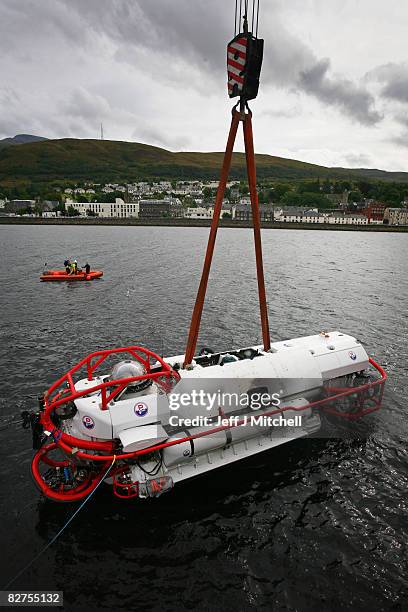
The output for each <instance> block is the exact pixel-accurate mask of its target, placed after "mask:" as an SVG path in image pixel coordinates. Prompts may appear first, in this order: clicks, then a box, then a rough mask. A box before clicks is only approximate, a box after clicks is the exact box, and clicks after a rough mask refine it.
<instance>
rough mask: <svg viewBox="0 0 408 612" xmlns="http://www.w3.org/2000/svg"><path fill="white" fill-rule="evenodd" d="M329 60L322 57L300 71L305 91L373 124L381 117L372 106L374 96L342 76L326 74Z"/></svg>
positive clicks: (351, 115)
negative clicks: (334, 76)
mask: <svg viewBox="0 0 408 612" xmlns="http://www.w3.org/2000/svg"><path fill="white" fill-rule="evenodd" d="M329 68H330V60H329V59H323V60H320V61H319V62H317V63H316V64H314V66H312V67H310V68H309V69H307V70H303V71H301V73H300V75H299V82H300V85H301V87H302V89H303V90H304V91H305V92H306V93H310V94H312V95H315V96H316V97H317V98H318V99H319V100H321V101H322V102H324V103H325V104H329V105H334V106H338V107H340V108H341V109H342V110H343V111H345V112H346V113H347V114H348V115H349V116H350V117H351V118H352V119H355V120H356V121H359V122H360V123H363V124H366V125H373V124H375V123H378V121H380V120H381V119H382V117H381V115H380V114H379V113H378V112H377V111H376V110H375V108H374V97H373V96H372V95H371V94H370V93H369V92H368V91H367V90H366V89H364V88H362V87H358V86H357V85H355V84H354V83H353V82H352V81H349V80H348V79H343V78H337V79H333V78H330V77H329V76H328V71H329Z"/></svg>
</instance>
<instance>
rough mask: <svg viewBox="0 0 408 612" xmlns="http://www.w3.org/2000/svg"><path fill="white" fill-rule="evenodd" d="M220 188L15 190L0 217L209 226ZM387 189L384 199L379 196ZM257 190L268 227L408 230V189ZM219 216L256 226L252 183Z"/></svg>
mask: <svg viewBox="0 0 408 612" xmlns="http://www.w3.org/2000/svg"><path fill="white" fill-rule="evenodd" d="M217 186H218V183H217V182H216V181H206V182H205V181H198V180H191V181H181V180H180V181H167V180H161V181H156V182H154V181H152V182H148V181H139V182H136V183H129V184H118V183H107V184H104V185H100V184H94V183H86V184H84V185H82V186H72V187H65V188H62V187H54V190H53V191H52V190H50V191H49V192H48V193H47V194H45V196H43V197H40V196H36V197H35V198H30V197H24V198H22V197H21V196H20V197H14V198H13V197H11V196H12V195H13V190H12V189H10V190H8V191H6V196H4V195H3V196H2V197H1V194H0V221H1V222H2V223H6V222H9V223H18V222H20V221H21V220H25V222H29V223H47V222H48V223H49V222H54V223H56V222H60V223H75V224H76V223H85V224H86V223H88V224H89V223H92V224H101V223H103V224H113V225H116V224H123V223H125V224H131V225H183V226H187V225H192V226H197V225H198V226H199V225H204V226H207V225H209V224H210V223H211V220H212V218H213V215H214V199H215V195H216V190H217ZM381 193H383V195H384V197H383V200H381V198H380V197H378V196H379V195H381ZM258 194H259V212H260V219H261V223H262V225H263V227H275V228H280V227H282V226H283V227H293V226H296V227H298V228H300V227H302V228H303V227H310V226H312V227H313V228H315V229H337V228H339V227H342V226H348V227H350V226H353V227H354V228H359V229H363V228H364V229H378V230H380V229H381V230H383V229H384V230H385V229H387V230H390V229H391V228H398V230H401V231H403V229H402V228H404V227H406V228H408V194H407V193H406V192H405V191H404V190H402V191H401V190H399V191H398V190H397V189H396V188H395V187H393V186H391V187H390V186H388V185H386V186H384V185H381V187H380V186H375V184H371V183H365V182H363V181H359V182H357V184H354V183H350V182H349V181H330V180H325V181H320V180H319V179H318V180H304V181H297V182H295V183H294V184H293V183H292V184H289V183H269V184H268V183H265V182H264V183H260V184H259V185H258ZM23 195H26V194H23ZM375 196H377V197H375ZM400 198H403V199H400ZM390 202H391V203H395V204H394V205H392V204H390ZM220 218H221V221H222V223H223V225H224V226H228V227H248V226H250V225H251V224H252V208H251V201H250V197H249V194H248V185H247V183H246V182H244V181H231V182H229V183H228V184H227V189H226V192H225V197H224V200H223V203H222V210H221V215H220Z"/></svg>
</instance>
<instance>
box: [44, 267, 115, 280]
mask: <svg viewBox="0 0 408 612" xmlns="http://www.w3.org/2000/svg"><path fill="white" fill-rule="evenodd" d="M101 276H103V272H102V271H101V270H91V271H90V272H89V274H86V273H85V272H78V273H77V274H67V273H66V270H47V271H46V272H44V274H42V275H41V276H40V280H42V281H48V282H56V281H59V282H61V281H69V282H71V281H91V280H95V279H96V278H101Z"/></svg>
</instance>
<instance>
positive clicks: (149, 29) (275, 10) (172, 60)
mask: <svg viewBox="0 0 408 612" xmlns="http://www.w3.org/2000/svg"><path fill="white" fill-rule="evenodd" d="M61 1H62V0H61ZM64 1H65V2H66V3H67V5H69V7H70V8H71V10H72V9H75V10H76V11H77V12H78V14H80V15H81V16H82V18H83V19H85V20H86V22H87V27H89V28H92V29H94V30H96V31H98V32H99V33H102V34H103V35H105V36H107V37H108V38H110V39H111V40H113V41H114V42H115V44H116V45H118V46H119V48H120V51H118V55H117V57H119V58H120V59H121V61H128V62H130V63H133V64H134V65H135V66H136V65H137V63H138V58H137V55H136V54H135V53H132V48H135V49H139V50H143V51H144V52H145V53H144V55H143V60H145V61H146V68H147V69H148V65H149V63H150V64H151V65H152V66H154V71H155V73H157V76H158V78H161V79H163V80H165V79H166V76H167V77H168V78H170V79H174V80H175V81H177V82H182V81H184V87H185V88H188V87H193V88H196V89H197V90H199V91H202V90H203V89H204V90H205V89H206V90H207V94H211V91H212V87H213V84H214V79H216V80H217V81H218V79H220V78H222V75H223V74H224V73H225V59H224V58H225V44H226V42H227V41H228V39H229V38H231V37H232V36H233V8H234V3H233V2H232V1H231V2H229V3H227V2H223V3H220V2H219V0H207V1H206V2H204V1H203V0H201V1H200V0H198V1H196V2H194V5H193V4H192V2H191V0H178V2H177V3H176V4H175V3H174V2H171V1H169V0H155V1H154V2H151V1H146V0H134V1H132V2H129V1H128V0H87V2H83V0H69V1H68V0H64ZM175 8H177V10H175ZM281 10H282V8H281V5H279V4H277V5H274V6H270V7H269V10H268V13H267V15H266V19H265V26H264V31H268V30H269V31H270V32H271V33H272V36H270V37H269V36H268V38H267V40H266V45H265V61H264V67H263V75H262V80H263V83H264V84H265V85H268V84H272V85H275V86H278V87H283V88H286V89H289V90H293V88H295V89H297V90H299V91H303V92H305V93H307V94H309V95H311V96H314V97H315V98H317V99H318V100H319V101H320V102H321V103H323V104H326V105H329V106H334V107H336V108H338V109H339V110H340V111H341V112H343V113H344V114H345V115H346V116H348V117H350V118H351V119H353V120H355V121H358V122H360V123H362V124H364V125H373V124H375V123H377V122H378V121H380V120H381V115H380V114H379V113H378V112H376V110H375V109H374V98H373V96H372V95H371V94H370V93H369V91H368V90H367V89H365V88H364V87H363V86H361V85H360V86H358V85H355V84H354V83H353V82H352V81H350V80H347V79H345V78H342V77H338V76H330V75H329V69H330V62H329V60H324V59H323V60H319V59H318V58H316V56H315V55H314V53H313V52H312V51H311V49H310V48H309V47H307V45H305V44H304V43H303V42H302V41H300V40H298V39H297V38H295V37H294V36H293V35H292V34H291V33H290V32H289V31H288V30H287V29H286V28H285V27H284V25H283V24H282V23H281V19H280V11H281ZM260 34H262V27H261V32H260ZM149 55H150V61H149ZM158 57H159V58H160V59H159V60H158V61H156V60H157V58H158ZM180 62H182V63H183V66H182V68H181V70H180ZM160 70H161V72H162V74H159V73H160ZM217 91H218V85H217Z"/></svg>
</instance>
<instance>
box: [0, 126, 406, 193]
mask: <svg viewBox="0 0 408 612" xmlns="http://www.w3.org/2000/svg"><path fill="white" fill-rule="evenodd" d="M222 157H223V153H221V152H219V153H185V152H182V153H172V152H171V151H167V150H165V149H161V148H159V147H153V146H150V145H145V144H140V143H131V142H116V141H109V140H78V139H71V138H65V139H61V140H44V141H42V142H32V143H28V144H21V145H19V146H18V147H17V146H7V147H5V148H2V149H0V184H3V185H4V186H12V185H21V184H29V183H31V182H36V183H40V182H41V183H48V182H52V181H64V180H70V181H85V180H89V181H94V182H108V181H111V182H115V181H116V182H119V181H133V180H138V179H139V180H140V179H143V178H146V179H153V178H158V177H162V178H181V179H183V178H184V179H195V178H197V179H214V178H217V177H218V174H219V170H220V166H221V162H222ZM256 157H257V159H256V162H257V172H258V177H259V178H260V179H263V178H269V179H281V180H284V179H292V180H294V179H295V180H296V179H307V178H326V177H332V178H348V177H351V178H363V177H364V178H369V179H372V180H373V179H375V180H386V181H406V182H408V173H405V172H385V171H381V170H364V169H353V170H349V169H344V168H326V167H323V166H317V165H314V164H308V163H305V162H300V161H295V160H291V159H285V158H281V157H274V156H271V155H257V156H256ZM245 174H246V172H245V155H244V154H243V153H235V154H234V157H233V162H232V169H231V177H232V178H237V179H238V178H244V177H245Z"/></svg>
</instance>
